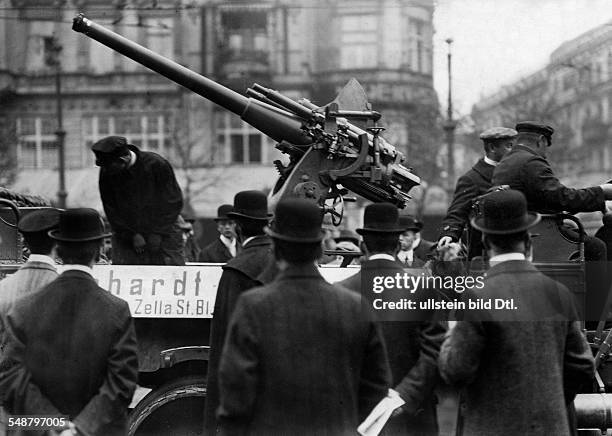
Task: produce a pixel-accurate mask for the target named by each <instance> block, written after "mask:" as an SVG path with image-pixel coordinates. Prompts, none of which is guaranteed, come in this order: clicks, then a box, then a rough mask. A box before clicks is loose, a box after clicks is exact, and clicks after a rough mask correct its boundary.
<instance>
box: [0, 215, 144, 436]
mask: <svg viewBox="0 0 612 436" xmlns="http://www.w3.org/2000/svg"><path fill="white" fill-rule="evenodd" d="M49 235H50V236H51V238H53V239H54V240H56V241H57V254H58V256H59V258H60V259H61V260H62V261H63V263H64V271H63V272H62V274H61V275H60V276H59V277H58V278H57V279H56V280H54V281H52V282H51V283H49V284H48V285H46V286H45V287H43V288H42V289H41V290H39V291H38V292H35V293H33V294H30V295H27V296H25V297H23V298H21V299H20V300H18V301H17V302H15V304H14V305H13V308H12V309H11V310H10V311H9V313H8V315H7V317H6V327H7V335H6V336H7V338H8V340H7V341H6V343H5V344H3V346H4V352H3V353H2V355H1V356H0V400H2V401H3V402H4V405H5V407H6V408H7V409H8V411H9V412H10V413H11V414H13V415H25V414H30V415H55V416H59V415H67V416H68V417H69V420H70V423H69V426H70V427H71V428H72V429H73V430H75V431H78V434H84V435H96V436H97V435H100V436H114V435H116V436H120V435H121V436H124V435H125V434H127V407H128V406H129V404H130V401H131V399H132V395H133V393H134V390H135V388H136V382H137V379H138V357H137V352H136V335H135V333H134V326H133V322H132V317H131V315H130V309H129V307H128V304H127V303H126V302H125V301H123V300H121V299H119V298H118V297H115V296H114V295H112V294H111V293H109V292H107V291H106V290H104V289H102V288H100V287H99V286H98V285H97V283H96V281H95V280H94V278H93V276H92V266H93V264H94V263H95V261H96V259H98V257H99V255H100V246H101V243H102V239H103V238H105V237H106V236H108V234H106V233H104V227H103V223H102V220H101V217H100V215H99V214H98V213H97V212H96V211H95V210H93V209H68V210H66V211H63V212H61V214H60V217H59V227H58V229H56V230H51V231H50V232H49ZM74 434H77V433H76V432H75V433H74Z"/></svg>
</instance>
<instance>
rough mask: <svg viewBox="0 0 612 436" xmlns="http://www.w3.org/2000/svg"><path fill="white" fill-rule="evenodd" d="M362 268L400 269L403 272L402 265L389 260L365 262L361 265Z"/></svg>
mask: <svg viewBox="0 0 612 436" xmlns="http://www.w3.org/2000/svg"><path fill="white" fill-rule="evenodd" d="M361 267H362V268H367V269H390V268H391V269H401V270H402V271H403V270H404V265H402V264H401V263H400V262H399V261H397V260H389V259H373V260H370V259H368V260H366V261H365V262H362V264H361Z"/></svg>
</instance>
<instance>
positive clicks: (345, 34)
mask: <svg viewBox="0 0 612 436" xmlns="http://www.w3.org/2000/svg"><path fill="white" fill-rule="evenodd" d="M377 66H378V16H376V15H373V14H368V15H345V16H341V17H340V68H342V69H352V68H375V67H377Z"/></svg>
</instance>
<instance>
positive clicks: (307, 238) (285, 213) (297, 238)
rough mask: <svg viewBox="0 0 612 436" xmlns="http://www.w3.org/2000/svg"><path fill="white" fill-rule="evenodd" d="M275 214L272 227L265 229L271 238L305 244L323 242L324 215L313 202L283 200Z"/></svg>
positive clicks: (277, 206)
mask: <svg viewBox="0 0 612 436" xmlns="http://www.w3.org/2000/svg"><path fill="white" fill-rule="evenodd" d="M274 212H275V213H274V221H273V222H272V225H271V226H269V227H266V228H265V232H266V234H268V235H269V236H270V237H272V238H274V239H280V240H281V241H287V242H296V243H304V244H307V243H316V242H321V240H323V236H324V235H325V232H324V231H323V229H322V228H321V225H322V224H323V214H322V213H321V208H320V207H319V206H317V205H316V204H315V203H313V202H312V201H308V200H304V199H301V198H289V199H287V200H282V201H279V202H278V204H277V205H276V210H275V211H274Z"/></svg>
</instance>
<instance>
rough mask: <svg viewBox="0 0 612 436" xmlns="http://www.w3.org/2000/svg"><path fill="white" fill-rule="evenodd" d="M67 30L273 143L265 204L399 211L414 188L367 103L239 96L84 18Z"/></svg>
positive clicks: (270, 94) (415, 181)
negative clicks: (360, 204)
mask: <svg viewBox="0 0 612 436" xmlns="http://www.w3.org/2000/svg"><path fill="white" fill-rule="evenodd" d="M72 28H73V30H75V31H77V32H81V33H84V34H85V35H87V36H88V37H90V38H92V39H94V40H96V41H98V42H100V43H101V44H103V45H105V46H107V47H109V48H111V49H113V50H115V51H117V52H119V53H121V54H123V55H124V56H126V57H128V58H130V59H132V60H134V61H136V62H138V63H139V64H141V65H143V66H145V67H147V68H149V69H151V70H153V71H155V72H157V73H159V74H161V75H163V76H165V77H166V78H168V79H170V80H172V81H173V82H175V83H177V84H179V85H181V86H183V87H185V88H187V89H189V90H191V91H193V92H195V93H197V94H199V95H201V96H202V97H204V98H206V99H208V100H210V101H212V102H213V103H216V104H218V105H219V106H222V107H224V108H225V109H227V110H229V111H231V112H233V113H235V114H236V115H239V116H240V117H241V118H242V119H243V120H244V121H245V122H247V123H249V124H250V125H252V126H253V127H255V128H256V129H258V130H259V131H261V132H262V133H264V134H266V135H267V136H269V137H270V138H272V139H274V140H275V141H277V142H278V144H277V146H276V147H277V148H278V149H279V150H280V151H282V152H283V153H286V154H288V155H289V157H290V162H289V164H288V165H283V164H282V163H281V162H280V161H276V162H274V165H275V166H276V168H277V170H278V172H279V173H280V178H279V180H278V182H277V183H276V186H275V187H274V190H273V191H272V193H271V199H270V202H271V204H272V205H274V204H275V203H276V202H277V201H278V200H279V199H280V198H282V197H285V196H301V197H305V198H309V199H312V200H314V201H316V202H317V203H318V204H319V205H320V206H321V207H325V206H324V203H325V200H327V199H332V198H333V199H338V198H341V196H342V191H343V190H342V187H344V188H347V189H350V190H351V191H353V192H354V193H356V194H359V195H361V196H363V197H365V198H366V199H368V200H371V201H375V202H381V201H387V202H390V203H393V204H395V205H396V206H398V207H400V208H403V207H404V206H405V204H406V202H407V201H408V200H409V199H410V196H409V195H408V192H409V191H410V189H412V188H413V187H414V186H417V185H419V184H420V179H419V177H418V176H416V175H415V174H413V173H412V172H411V170H409V169H408V168H406V167H405V166H404V165H402V163H403V162H404V161H405V157H404V155H403V154H402V153H401V152H400V151H399V150H397V149H396V148H395V147H393V146H392V145H391V144H389V143H387V142H386V141H385V140H384V139H383V138H382V137H380V136H379V133H380V132H381V131H382V130H383V129H382V128H381V127H380V126H378V125H377V124H376V122H377V121H378V120H379V119H380V114H379V113H378V112H375V111H372V110H371V108H370V107H369V104H366V105H365V106H366V107H365V108H363V110H353V109H354V108H350V109H351V110H343V109H342V108H339V107H338V104H337V103H331V104H329V105H327V106H326V107H318V106H316V105H314V104H313V103H311V102H309V101H308V100H300V101H299V102H295V101H293V100H291V99H290V98H288V97H286V96H284V95H282V94H281V93H279V92H277V91H274V90H271V89H268V88H265V87H263V86H261V85H258V84H254V85H253V87H252V88H250V89H248V90H247V95H248V96H243V95H241V94H239V93H237V92H235V91H233V90H231V89H229V88H226V87H224V86H223V85H221V84H219V83H217V82H215V81H213V80H211V79H209V78H207V77H204V76H202V75H200V74H198V73H195V72H194V71H191V70H189V69H188V68H186V67H184V66H182V65H179V64H178V63H176V62H174V61H171V60H169V59H166V58H164V57H163V56H160V55H159V54H156V53H154V52H152V51H151V50H149V49H147V48H145V47H143V46H141V45H139V44H136V43H134V42H132V41H130V40H128V39H126V38H124V37H123V36H121V35H118V34H116V33H114V32H112V31H111V30H108V29H106V28H104V27H103V26H100V25H99V24H96V23H94V22H93V21H91V20H89V19H87V18H86V17H85V16H83V14H79V15H78V16H77V17H76V18H75V19H74V22H73V26H72ZM354 83H356V81H354ZM349 84H351V82H349ZM353 86H355V85H354V84H353ZM348 119H357V120H360V121H363V120H366V121H367V122H368V124H370V126H369V128H367V129H366V130H363V129H361V128H360V127H358V126H356V125H354V124H352V123H350V122H349V121H348ZM335 203H336V204H338V202H337V201H335ZM325 210H326V211H327V212H331V213H332V217H335V218H336V220H335V223H339V221H340V220H339V219H338V218H339V217H341V213H338V212H337V211H334V210H333V208H329V207H326V208H325Z"/></svg>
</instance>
